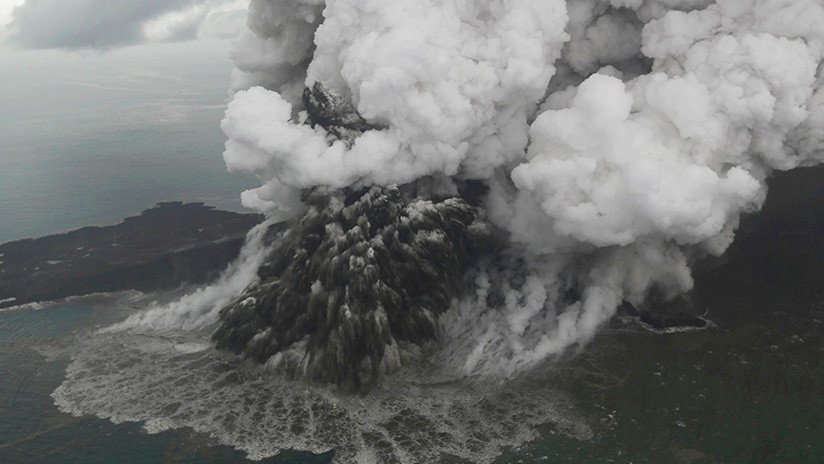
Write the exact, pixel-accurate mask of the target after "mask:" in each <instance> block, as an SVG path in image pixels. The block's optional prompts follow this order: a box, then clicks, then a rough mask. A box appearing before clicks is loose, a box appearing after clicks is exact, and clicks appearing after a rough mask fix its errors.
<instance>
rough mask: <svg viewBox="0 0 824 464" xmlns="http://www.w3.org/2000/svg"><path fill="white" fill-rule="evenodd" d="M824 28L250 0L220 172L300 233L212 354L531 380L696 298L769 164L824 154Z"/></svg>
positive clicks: (663, 13) (676, 5) (598, 4)
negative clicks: (674, 301) (705, 261)
mask: <svg viewBox="0 0 824 464" xmlns="http://www.w3.org/2000/svg"><path fill="white" fill-rule="evenodd" d="M822 24H824V4H822V3H821V1H819V0H773V1H769V2H765V1H757V0H718V1H715V2H713V1H709V0H610V1H607V0H574V1H569V2H564V1H562V0H486V1H473V2H465V1H459V0H398V1H387V0H328V1H326V2H324V1H320V0H252V2H251V5H250V11H249V30H248V31H247V32H246V33H245V35H244V37H243V38H242V39H241V40H240V41H239V44H238V48H237V50H236V52H235V56H234V59H235V62H236V64H237V70H236V72H235V75H234V91H235V93H234V96H233V98H232V101H231V102H230V103H229V107H228V110H227V113H226V118H225V120H224V121H223V126H222V127H223V130H224V131H225V133H226V135H227V136H228V137H229V141H228V142H227V145H226V152H225V159H226V163H227V165H228V167H229V168H230V169H231V170H233V171H242V172H251V173H254V174H255V175H256V176H257V177H258V178H259V179H260V180H261V182H262V186H261V187H259V188H257V189H255V190H252V191H248V192H245V193H244V194H243V201H244V203H245V204H246V205H247V206H249V207H252V208H255V209H258V210H260V211H263V212H265V213H266V214H267V215H269V216H270V217H271V218H273V219H284V220H294V221H297V222H296V223H297V224H298V225H296V226H294V227H293V228H292V230H291V231H290V232H287V235H286V239H285V245H283V246H282V247H280V248H276V249H275V251H274V252H272V255H271V256H270V257H269V258H268V259H267V262H269V263H275V264H273V265H265V266H264V268H263V270H262V271H261V272H260V273H259V276H260V277H259V279H258V283H257V284H254V285H252V286H251V287H249V289H247V291H246V294H244V295H243V296H241V298H240V299H238V300H237V301H236V302H235V303H234V304H232V305H229V306H228V307H227V308H226V309H224V311H223V312H222V317H221V326H220V328H219V329H218V332H217V333H216V340H217V341H218V344H219V345H221V346H224V347H227V348H230V349H233V350H235V351H238V352H242V353H244V354H246V355H247V356H250V357H254V358H256V359H259V360H260V361H264V362H268V363H270V364H273V365H277V366H285V367H286V368H287V370H290V371H292V370H295V371H299V372H303V373H309V374H312V376H313V377H316V378H321V379H324V380H328V381H336V382H341V381H344V380H345V381H349V380H351V381H354V382H355V383H358V382H366V381H368V380H369V379H373V378H374V376H375V375H376V373H379V372H382V368H378V366H384V367H386V366H389V365H394V364H396V363H397V362H398V359H399V355H398V354H397V352H396V348H395V347H396V346H397V345H398V343H399V342H412V343H416V344H421V343H423V342H424V339H433V338H435V337H436V332H438V331H439V332H440V333H441V340H440V341H441V343H442V345H443V346H445V347H447V348H448V350H450V351H449V353H448V355H447V357H446V359H449V360H451V361H452V362H454V363H457V364H458V365H460V367H461V368H462V369H463V372H464V374H467V375H472V374H478V375H514V374H516V373H518V372H520V371H522V370H523V369H526V368H528V367H530V366H533V365H534V364H535V363H537V362H540V361H541V360H542V359H545V358H546V357H547V356H550V355H553V354H558V353H561V352H562V351H563V350H565V349H566V348H568V347H569V346H571V345H574V344H580V343H585V342H586V341H587V340H588V339H590V338H591V337H592V336H593V334H594V333H595V332H596V330H597V328H598V327H599V326H600V325H601V324H603V323H604V322H605V321H607V320H608V319H609V318H610V317H611V316H612V315H613V314H614V313H615V311H616V308H617V307H618V306H619V305H620V304H621V303H622V302H624V301H626V302H629V303H632V304H635V305H639V304H641V303H642V302H643V301H644V300H645V299H647V298H648V297H649V296H650V295H651V294H654V295H656V296H657V297H663V298H671V297H674V296H676V295H678V294H680V293H683V292H685V291H688V290H689V289H690V288H691V286H692V283H693V282H692V278H691V275H690V263H691V262H692V261H694V260H695V259H698V258H700V257H702V256H705V255H708V254H709V255H718V254H721V253H723V252H724V250H725V249H726V248H727V247H728V246H729V244H730V243H731V241H732V240H733V236H734V231H735V229H736V226H737V224H738V220H739V217H740V215H741V214H742V213H746V212H751V211H756V210H757V209H758V208H759V207H760V205H761V204H762V202H763V200H764V198H765V195H766V189H765V182H764V181H765V178H766V177H767V176H768V175H769V174H770V173H771V171H773V170H775V169H779V170H786V169H791V168H794V167H797V166H803V165H811V164H815V163H818V162H822V161H824V71H822V69H824V66H822V53H824V27H822ZM324 121H325V122H324ZM468 185H469V186H471V185H474V186H475V188H472V189H471V190H472V191H473V192H474V193H473V194H471V195H468V194H466V193H465V192H466V190H467V189H466V187H467V186H468ZM478 185H480V187H478ZM395 186H400V187H395ZM404 192H405V193H404ZM478 192H481V194H482V196H481V197H479V198H475V197H477V195H478ZM476 205H477V206H476ZM387 211H389V212H388V213H387ZM384 214H385V216H381V215H384ZM378 216H380V219H374V218H377V217H378ZM301 218H302V219H301ZM401 228H406V229H405V230H406V232H403V233H400V235H399V232H398V230H400V229H401ZM488 229H496V230H499V231H502V232H503V234H504V235H505V237H506V240H507V241H508V245H507V246H506V249H505V250H497V251H495V253H497V255H496V256H493V257H491V258H490V257H487V258H486V259H480V260H479V259H477V256H476V255H479V254H480V250H475V251H473V252H471V253H470V252H467V248H466V247H467V243H470V242H471V241H472V240H475V235H473V234H474V233H478V231H481V230H484V231H487V230H488ZM290 234H291V235H290ZM485 234H486V235H484V236H485V237H487V236H488V232H485ZM482 235H483V234H482ZM426 237H429V238H430V239H431V240H430V241H429V242H426V240H427V239H426ZM415 241H418V242H416V243H413V242H415ZM309 242H311V243H309ZM424 242H426V243H424ZM307 243H308V244H307ZM421 243H424V244H423V245H421ZM393 247H396V248H399V249H400V248H403V247H406V248H405V250H406V251H404V252H403V253H400V252H399V254H395V255H391V253H390V254H387V253H388V252H386V250H391V249H393ZM404 253H406V254H404ZM390 255H391V256H390ZM335 256H339V257H340V258H339V259H337V261H335V259H336V258H335ZM467 256H471V257H473V258H472V259H467ZM330 260H332V261H334V263H332V262H331V261H330ZM484 263H486V264H484ZM403 265H408V266H409V269H403V270H399V269H398V268H397V266H403ZM267 266H268V267H267ZM272 266H274V267H272ZM370 266H377V268H373V267H370ZM381 266H388V267H381ZM470 268H471V269H472V271H471V272H470V271H469V269H470ZM272 269H275V270H272ZM330 269H331V270H330ZM420 276H425V277H426V279H434V280H433V281H432V283H435V282H440V284H441V285H434V286H428V287H427V289H426V290H427V291H422V290H415V291H414V292H412V293H410V295H415V296H398V295H401V294H403V292H404V289H407V288H412V287H411V286H414V283H413V282H414V281H418V277H420ZM458 276H467V277H468V278H469V280H470V289H469V290H468V291H467V292H465V293H460V292H455V293H454V294H451V298H454V299H455V300H456V301H455V302H454V303H453V304H451V305H450V304H449V300H450V299H451V298H448V297H446V296H444V294H443V291H444V289H446V288H452V287H459V286H460V285H458V284H457V281H458V280H460V279H458ZM289 279H292V280H294V282H292V281H290V280H289ZM423 282H429V281H427V280H423ZM373 284H374V285H375V286H373V287H372V288H367V287H369V286H371V285H373ZM378 284H380V285H381V286H378ZM355 287H357V288H355ZM267 289H268V290H267ZM382 289H385V290H386V292H387V293H386V295H388V296H386V295H384V294H383V293H382V292H384V290H382ZM427 292H430V293H427ZM418 297H420V298H418ZM359 299H360V300H359ZM366 300H368V302H367V301H366ZM358 302H359V303H358ZM350 303H352V304H350ZM355 303H358V304H359V305H360V306H359V308H360V309H358V310H355V309H353V308H352V305H353V304H355ZM364 308H365V309H364ZM447 310H448V311H447ZM439 315H440V317H439ZM353 318H354V319H353ZM357 318H360V319H357ZM438 318H439V322H438V323H436V322H435V320H436V319H438ZM356 319H357V320H356ZM353 321H355V322H353ZM436 329H437V330H436ZM353 363H354V364H353ZM347 366H348V367H347ZM387 370H391V369H387Z"/></svg>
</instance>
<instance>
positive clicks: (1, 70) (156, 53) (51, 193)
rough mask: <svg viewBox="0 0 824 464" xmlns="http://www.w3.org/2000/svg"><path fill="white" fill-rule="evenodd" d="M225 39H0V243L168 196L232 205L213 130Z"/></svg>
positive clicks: (224, 80) (104, 220) (219, 138)
mask: <svg viewBox="0 0 824 464" xmlns="http://www.w3.org/2000/svg"><path fill="white" fill-rule="evenodd" d="M229 47H230V46H229V44H228V43H226V42H214V43H210V42H206V43H203V42H202V41H198V42H197V43H182V44H165V45H144V46H139V47H131V48H126V49H121V50H114V51H109V52H102V53H101V52H91V51H90V52H79V53H65V52H60V51H25V52H21V51H12V50H0V102H2V104H0V243H4V242H6V241H10V240H14V239H20V238H25V237H33V236H42V235H47V234H51V233H55V232H62V231H67V230H70V229H74V228H77V227H81V226H86V225H92V224H111V223H116V222H118V221H119V220H120V219H122V218H124V217H126V216H129V215H132V214H134V213H137V212H139V211H142V210H143V209H146V208H149V207H151V206H152V205H153V204H154V203H156V202H159V201H165V200H183V201H201V202H205V203H207V204H210V205H214V206H218V207H220V208H224V209H230V210H239V209H240V208H241V206H240V201H239V197H240V192H242V191H243V190H244V189H246V188H250V187H252V186H254V184H255V181H254V179H251V178H250V177H249V176H242V175H233V174H229V173H228V172H226V168H225V165H224V163H223V159H222V156H221V155H222V152H223V143H224V137H223V133H222V132H221V131H220V127H219V124H220V120H221V119H222V117H223V111H224V107H225V99H226V95H227V88H228V85H229V75H230V70H231V63H230V60H229Z"/></svg>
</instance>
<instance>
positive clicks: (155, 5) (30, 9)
mask: <svg viewBox="0 0 824 464" xmlns="http://www.w3.org/2000/svg"><path fill="white" fill-rule="evenodd" d="M244 11H245V2H244V1H242V0H145V1H139V2H135V1H128V0H26V2H25V3H23V4H21V5H19V6H17V7H15V9H14V10H13V12H12V16H11V21H10V23H9V24H8V25H7V28H6V29H7V31H6V32H7V34H6V35H7V39H8V40H9V41H10V42H11V43H13V44H15V45H17V46H19V47H22V48H60V49H81V48H92V49H109V48H115V47H122V46H127V45H134V44H138V43H142V42H147V41H180V40H191V39H195V38H197V37H209V38H227V37H234V36H235V35H236V33H237V32H238V31H239V30H240V29H239V27H240V26H242V17H243V16H244Z"/></svg>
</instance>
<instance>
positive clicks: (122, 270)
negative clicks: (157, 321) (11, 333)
mask: <svg viewBox="0 0 824 464" xmlns="http://www.w3.org/2000/svg"><path fill="white" fill-rule="evenodd" d="M262 220H263V217H262V216H260V215H257V214H243V213H234V212H228V211H221V210H217V209H215V208H213V207H210V206H206V205H204V204H203V203H182V202H163V203H158V204H157V205H155V206H154V207H153V208H150V209H147V210H144V211H143V212H141V213H140V214H139V215H137V216H131V217H128V218H126V219H124V220H123V221H122V222H120V223H119V224H116V225H111V226H87V227H83V228H80V229H76V230H73V231H70V232H66V233H63V234H56V235H49V236H45V237H40V238H34V239H23V240H16V241H12V242H8V243H5V244H2V245H0V310H2V309H5V308H11V307H19V306H23V305H27V304H33V303H37V302H46V301H58V300H61V299H63V298H66V297H72V296H83V295H88V294H94V293H111V292H118V291H123V290H138V291H143V292H151V291H158V290H168V289H173V288H177V287H181V286H185V285H195V284H202V283H206V282H208V281H210V280H212V279H214V278H216V277H217V275H218V274H219V273H220V272H221V271H222V270H223V269H225V268H226V266H228V264H229V263H230V262H231V261H232V260H234V258H235V257H236V256H237V254H238V252H239V250H240V247H241V246H242V244H243V241H244V238H245V236H246V233H247V232H248V231H249V229H251V228H252V227H254V226H255V225H257V224H258V223H259V222H260V221H262Z"/></svg>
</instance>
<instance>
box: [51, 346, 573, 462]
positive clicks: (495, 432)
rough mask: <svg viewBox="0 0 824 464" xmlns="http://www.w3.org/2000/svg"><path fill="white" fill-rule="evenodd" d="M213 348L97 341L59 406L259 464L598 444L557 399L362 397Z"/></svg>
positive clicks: (441, 390)
mask: <svg viewBox="0 0 824 464" xmlns="http://www.w3.org/2000/svg"><path fill="white" fill-rule="evenodd" d="M206 343H207V340H194V339H192V337H191V335H187V336H185V337H174V336H169V334H168V333H164V334H163V335H162V336H160V335H152V334H146V333H143V334H135V333H129V332H113V333H105V334H99V335H97V336H95V337H90V339H89V340H85V341H83V342H81V343H80V344H79V345H78V346H77V347H76V351H75V353H74V356H73V359H72V362H71V363H70V365H69V367H68V368H67V372H66V380H65V381H64V382H63V384H62V385H60V386H59V387H58V388H57V389H56V390H55V392H54V393H53V394H52V396H53V398H54V401H55V404H56V405H57V406H58V407H59V408H60V409H61V410H62V411H64V412H67V413H71V414H74V415H83V414H93V415H96V416H99V417H101V418H106V419H110V420H112V421H113V422H116V423H120V422H126V421H134V422H144V423H145V425H144V428H145V429H146V430H147V431H148V432H150V433H155V432H160V431H163V430H167V429H171V428H179V427H191V428H193V429H194V430H196V431H198V432H203V433H206V434H208V435H210V436H212V437H214V438H215V439H216V440H217V441H218V442H220V443H222V444H226V445H230V446H233V447H236V448H238V449H241V450H243V451H245V452H246V453H248V456H249V457H250V458H252V459H262V458H265V457H268V456H273V455H276V454H278V453H279V452H280V451H281V450H284V449H295V450H302V451H310V452H314V453H323V452H326V451H328V450H330V449H335V462H339V463H348V462H358V463H362V462H381V463H424V462H426V463H428V462H437V461H438V460H439V458H440V456H442V455H453V456H457V457H461V458H463V459H467V460H469V461H471V462H478V463H481V462H490V461H492V460H493V459H494V458H495V457H496V456H497V455H499V454H500V453H501V452H502V451H503V450H504V449H506V448H510V447H514V446H518V445H520V444H523V443H525V442H528V441H530V440H533V439H535V438H537V432H536V427H537V426H539V425H541V424H547V423H551V424H554V425H555V426H556V428H558V429H560V430H563V431H566V432H568V433H570V434H574V435H578V436H587V435H588V433H589V432H588V430H587V428H586V427H585V426H583V425H581V423H580V421H575V420H573V419H572V417H573V415H572V414H571V413H570V411H569V410H568V408H567V407H566V406H565V404H566V402H565V401H564V400H562V396H559V395H558V394H557V392H554V391H551V390H549V389H546V388H543V389H541V388H538V389H534V388H494V389H490V388H488V387H487V386H484V387H483V388H481V386H479V385H473V384H471V383H468V382H464V381H459V380H458V381H456V380H454V379H453V380H452V381H443V380H444V377H442V376H441V377H438V376H437V375H429V376H428V377H427V375H422V373H421V372H406V373H405V375H404V373H402V374H401V375H398V376H395V377H393V378H390V379H387V382H386V383H384V384H383V385H382V387H381V388H380V389H376V390H374V391H372V392H370V393H369V394H367V395H363V396H352V395H345V394H339V393H335V392H333V391H331V390H329V389H327V388H323V387H318V386H313V385H309V384H307V383H304V382H301V381H295V380H288V379H285V378H282V377H279V376H276V375H274V374H272V373H270V372H267V371H265V370H264V369H263V368H261V367H260V366H253V365H250V364H247V363H242V362H238V361H237V360H236V359H235V358H233V357H229V356H227V355H225V354H223V353H221V352H218V351H216V350H214V349H212V348H210V347H208V346H207V345H206ZM195 348H196V349H195ZM413 379H414V380H415V381H412V380H413ZM438 380H441V381H438Z"/></svg>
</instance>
